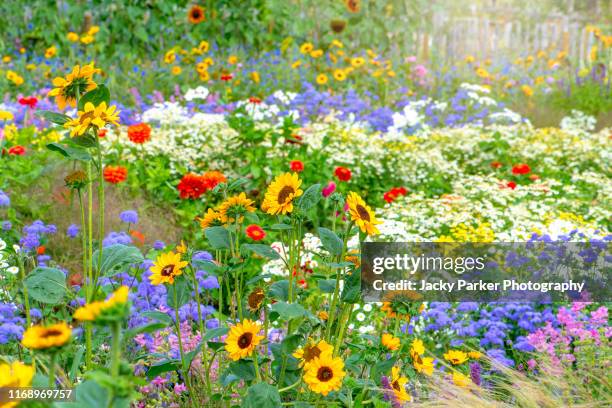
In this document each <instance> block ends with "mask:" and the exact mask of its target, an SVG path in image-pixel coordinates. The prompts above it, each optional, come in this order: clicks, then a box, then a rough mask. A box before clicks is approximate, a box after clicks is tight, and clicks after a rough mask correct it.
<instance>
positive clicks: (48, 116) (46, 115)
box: [36, 110, 70, 125]
mask: <svg viewBox="0 0 612 408" xmlns="http://www.w3.org/2000/svg"><path fill="white" fill-rule="evenodd" d="M36 115H38V116H40V117H41V118H43V119H45V120H47V121H49V122H51V123H55V124H56V125H63V124H64V123H66V122H68V121H69V120H70V116H67V115H64V114H63V113H57V112H51V111H46V110H41V111H38V112H36Z"/></svg>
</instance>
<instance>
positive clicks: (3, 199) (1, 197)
mask: <svg viewBox="0 0 612 408" xmlns="http://www.w3.org/2000/svg"><path fill="white" fill-rule="evenodd" d="M10 205H11V199H10V198H9V196H8V195H6V193H5V192H4V191H2V190H0V207H8V206H10Z"/></svg>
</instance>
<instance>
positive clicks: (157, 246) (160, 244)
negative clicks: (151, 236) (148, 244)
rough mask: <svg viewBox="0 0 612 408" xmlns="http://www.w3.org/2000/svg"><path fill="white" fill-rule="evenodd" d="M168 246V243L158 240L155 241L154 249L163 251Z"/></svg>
mask: <svg viewBox="0 0 612 408" xmlns="http://www.w3.org/2000/svg"><path fill="white" fill-rule="evenodd" d="M165 247H166V244H165V243H164V242H163V241H160V240H157V241H155V242H154V243H153V249H155V250H157V251H161V250H162V249H164V248H165Z"/></svg>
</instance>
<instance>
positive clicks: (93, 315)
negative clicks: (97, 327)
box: [73, 285, 130, 322]
mask: <svg viewBox="0 0 612 408" xmlns="http://www.w3.org/2000/svg"><path fill="white" fill-rule="evenodd" d="M129 293H130V289H129V288H128V287H127V286H125V285H123V286H120V287H119V289H117V290H116V291H115V292H113V294H112V295H111V296H110V297H109V298H108V299H107V300H104V301H95V302H90V303H88V304H86V305H85V306H82V307H79V308H78V309H77V310H76V311H75V312H74V314H73V317H74V318H75V319H76V320H79V321H82V322H92V321H94V320H96V319H97V318H98V317H99V316H100V315H101V314H102V313H103V312H105V311H107V310H109V309H111V308H113V307H115V306H125V305H126V304H127V301H128V295H129Z"/></svg>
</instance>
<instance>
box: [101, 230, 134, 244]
mask: <svg viewBox="0 0 612 408" xmlns="http://www.w3.org/2000/svg"><path fill="white" fill-rule="evenodd" d="M131 243H132V238H131V237H130V236H129V235H128V234H126V233H125V232H123V231H122V232H111V233H110V234H108V235H107V236H106V238H104V240H103V241H102V246H104V247H108V246H111V245H117V244H121V245H129V244H131Z"/></svg>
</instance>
